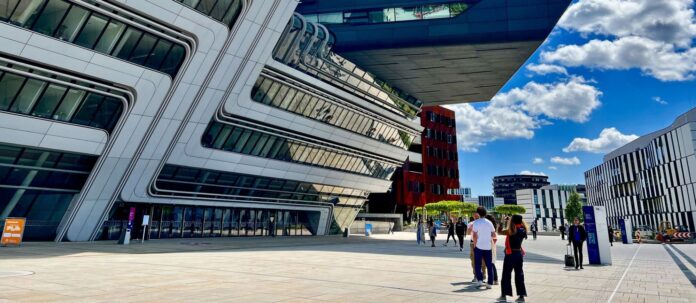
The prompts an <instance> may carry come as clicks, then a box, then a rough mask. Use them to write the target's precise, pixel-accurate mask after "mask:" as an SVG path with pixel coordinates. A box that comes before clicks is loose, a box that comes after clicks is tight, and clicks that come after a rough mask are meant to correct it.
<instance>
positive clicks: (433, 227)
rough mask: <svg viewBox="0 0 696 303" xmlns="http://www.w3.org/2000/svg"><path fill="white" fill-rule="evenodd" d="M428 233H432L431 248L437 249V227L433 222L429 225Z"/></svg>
mask: <svg viewBox="0 0 696 303" xmlns="http://www.w3.org/2000/svg"><path fill="white" fill-rule="evenodd" d="M428 233H430V242H432V245H431V246H430V247H435V238H436V237H437V225H435V223H433V221H430V223H429V224H428Z"/></svg>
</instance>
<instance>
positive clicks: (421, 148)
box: [368, 106, 460, 218]
mask: <svg viewBox="0 0 696 303" xmlns="http://www.w3.org/2000/svg"><path fill="white" fill-rule="evenodd" d="M420 119H421V126H423V127H424V130H423V134H422V135H421V137H420V140H418V139H417V140H416V141H415V142H413V143H412V144H411V146H410V148H409V151H411V155H410V156H409V160H408V161H406V163H404V165H403V167H402V168H400V169H398V170H397V171H396V172H395V173H394V176H393V177H392V180H393V181H394V183H393V184H392V188H391V191H390V192H389V193H380V194H372V195H370V197H369V201H370V202H369V206H368V212H371V213H385V212H386V213H395V212H401V213H404V214H405V215H406V218H410V217H411V212H412V211H413V209H414V208H415V207H418V206H423V205H425V204H426V203H431V202H438V201H442V200H457V201H458V200H459V198H460V197H459V195H448V194H447V192H448V189H456V188H459V162H458V160H459V157H458V155H457V129H456V123H455V116H454V112H453V111H451V110H449V109H446V108H444V107H442V106H426V107H423V109H422V112H421V114H420Z"/></svg>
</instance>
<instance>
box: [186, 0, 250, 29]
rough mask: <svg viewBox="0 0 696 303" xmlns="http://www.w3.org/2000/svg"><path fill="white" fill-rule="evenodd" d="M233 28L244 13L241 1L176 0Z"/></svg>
mask: <svg viewBox="0 0 696 303" xmlns="http://www.w3.org/2000/svg"><path fill="white" fill-rule="evenodd" d="M174 1H176V2H179V3H181V4H184V5H186V6H188V7H191V8H193V9H195V10H197V11H199V12H200V13H202V14H204V15H206V16H210V17H211V18H213V19H215V20H218V21H220V22H222V23H224V24H226V25H227V26H228V27H230V28H231V27H232V26H233V25H234V22H235V21H236V20H237V17H239V13H240V12H241V11H242V1H241V0H174Z"/></svg>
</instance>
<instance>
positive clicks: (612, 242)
mask: <svg viewBox="0 0 696 303" xmlns="http://www.w3.org/2000/svg"><path fill="white" fill-rule="evenodd" d="M608 231H609V244H610V245H611V246H614V229H613V228H611V225H609V230H608Z"/></svg>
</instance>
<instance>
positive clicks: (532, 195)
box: [516, 185, 585, 230]
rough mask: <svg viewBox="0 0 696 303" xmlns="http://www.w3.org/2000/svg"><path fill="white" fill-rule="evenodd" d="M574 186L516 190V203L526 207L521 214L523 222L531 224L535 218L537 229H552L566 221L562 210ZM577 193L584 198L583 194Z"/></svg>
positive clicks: (574, 188) (550, 186)
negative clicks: (525, 210)
mask: <svg viewBox="0 0 696 303" xmlns="http://www.w3.org/2000/svg"><path fill="white" fill-rule="evenodd" d="M576 187H577V186H576V185H547V186H543V187H541V188H538V189H535V188H528V189H520V190H517V191H516V195H517V205H520V206H524V208H526V209H527V212H525V213H524V214H523V215H522V217H523V218H524V220H525V222H527V223H528V224H532V223H533V222H534V221H535V220H536V222H537V224H538V227H539V230H543V229H544V227H546V228H547V230H554V229H557V228H558V227H560V226H561V225H563V224H564V223H568V222H567V221H565V213H564V210H565V207H566V205H567V202H568V198H569V197H570V194H571V193H572V192H573V191H577V190H576ZM578 194H579V195H580V197H581V198H582V199H584V197H585V195H584V194H582V193H578Z"/></svg>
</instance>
